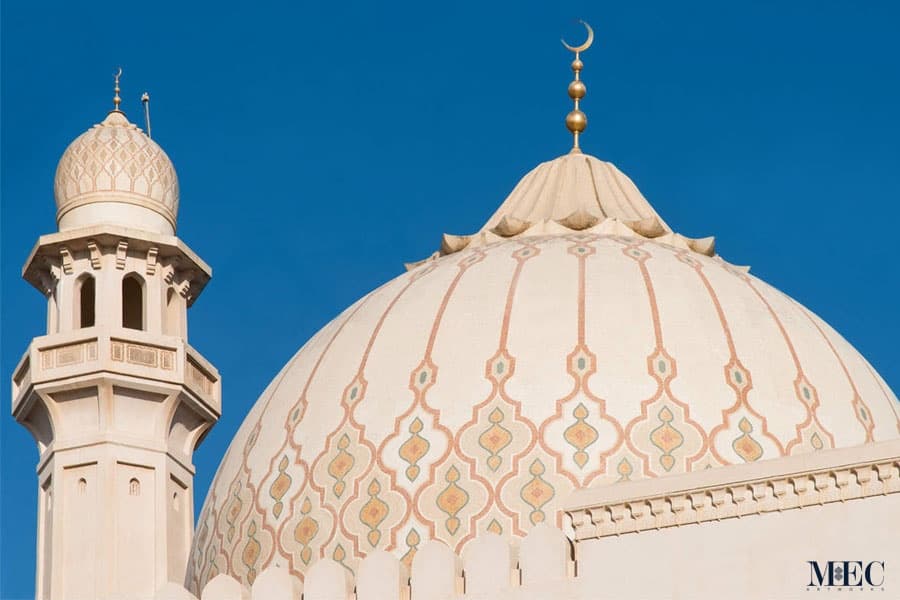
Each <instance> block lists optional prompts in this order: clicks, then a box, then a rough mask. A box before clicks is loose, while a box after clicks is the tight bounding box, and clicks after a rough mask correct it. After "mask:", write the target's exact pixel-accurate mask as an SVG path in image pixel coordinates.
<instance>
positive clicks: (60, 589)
mask: <svg viewBox="0 0 900 600" xmlns="http://www.w3.org/2000/svg"><path fill="white" fill-rule="evenodd" d="M56 200H57V205H58V209H59V210H58V219H59V225H60V228H61V229H62V231H61V232H58V233H52V234H49V235H45V236H42V237H41V238H40V239H39V240H38V243H37V245H36V246H35V248H34V250H33V251H32V252H31V255H30V256H29V257H28V260H27V262H26V264H25V267H24V268H23V271H22V274H23V276H24V278H25V279H26V280H27V281H29V282H30V283H31V284H32V285H34V286H35V287H36V288H37V289H38V290H39V291H40V292H41V293H42V294H43V295H44V296H45V298H46V299H47V327H46V335H43V336H40V337H36V338H34V340H33V341H32V343H31V344H30V345H29V348H28V350H27V351H26V352H25V355H24V356H23V357H22V359H21V361H20V362H19V364H18V366H17V367H16V369H15V371H14V373H13V382H12V392H13V393H12V397H13V404H12V414H13V416H14V417H15V418H16V420H17V421H18V422H19V423H21V424H22V425H23V426H25V427H26V428H27V429H28V430H29V431H30V432H31V433H32V435H33V436H34V438H35V441H36V442H37V445H38V449H39V451H40V459H39V462H38V465H37V473H38V486H39V493H38V497H39V506H38V533H37V546H38V557H37V573H36V578H37V581H36V593H35V596H36V598H39V599H40V600H82V599H83V600H95V599H97V600H110V599H113V598H151V597H153V595H154V594H155V593H156V592H157V590H159V589H160V588H161V586H163V585H164V584H166V583H167V582H174V583H181V582H182V581H183V578H184V573H185V567H186V564H187V558H188V551H189V549H190V545H191V539H192V533H193V510H194V509H193V507H194V498H193V494H194V488H193V477H194V466H193V464H192V455H193V451H194V448H195V447H196V445H197V444H198V443H199V441H200V439H201V438H202V436H203V434H204V433H205V432H206V431H207V430H208V429H209V427H211V426H212V425H213V424H214V423H215V422H216V420H217V419H218V417H219V414H220V413H221V382H220V379H219V374H218V372H217V371H216V369H215V368H214V367H213V366H212V365H211V364H209V362H207V361H206V359H204V358H203V356H202V355H200V354H199V353H198V352H197V351H196V350H194V349H193V348H192V347H191V346H190V345H189V344H188V342H187V339H188V333H187V309H188V307H189V306H190V305H191V304H192V303H193V301H194V300H195V299H196V297H197V296H198V295H199V294H200V292H201V291H202V290H203V288H204V286H205V285H206V283H207V282H208V281H209V278H210V276H211V270H210V268H209V266H207V265H206V264H205V263H204V262H203V261H202V260H201V259H200V258H199V257H198V256H197V255H195V254H194V253H193V252H192V251H191V250H190V249H189V248H188V247H187V246H186V245H184V244H183V243H182V242H181V241H180V240H178V238H176V237H174V235H172V233H173V232H174V229H175V215H176V212H177V208H178V183H177V177H176V175H175V171H174V168H173V167H172V164H171V163H170V162H169V159H168V158H167V157H166V155H165V153H164V152H163V151H162V149H160V148H159V146H158V145H156V143H154V142H153V141H151V140H150V139H149V138H147V136H145V135H144V134H143V133H141V132H140V130H138V129H137V128H136V127H135V126H133V125H131V124H130V123H128V122H127V120H125V117H124V115H122V114H121V113H117V112H113V113H110V115H109V116H108V117H107V118H106V120H104V122H103V123H101V124H100V125H98V126H96V127H95V128H94V129H92V130H90V131H88V132H87V133H85V134H84V135H82V136H81V137H80V138H78V139H77V140H76V141H75V142H73V143H72V145H71V146H70V147H69V149H68V150H67V151H66V153H65V155H64V156H63V158H62V160H61V161H60V165H59V168H58V169H57V180H56Z"/></svg>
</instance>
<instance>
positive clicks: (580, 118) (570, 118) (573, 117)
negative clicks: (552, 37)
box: [560, 20, 594, 154]
mask: <svg viewBox="0 0 900 600" xmlns="http://www.w3.org/2000/svg"><path fill="white" fill-rule="evenodd" d="M578 22H579V23H581V24H582V25H584V28H585V29H587V33H588V36H587V40H585V42H584V43H583V44H581V45H580V46H570V45H569V44H567V43H566V40H563V39H561V40H560V41H561V42H562V44H563V46H565V47H566V50H568V51H569V52H573V53H574V54H575V58H574V60H572V71H573V72H574V73H575V79H574V81H572V83H570V84H569V98H571V99H572V100H573V101H574V102H575V108H573V109H572V110H571V112H569V114H567V115H566V128H567V129H568V130H569V131H570V132H571V133H572V149H571V150H570V151H569V152H570V153H571V154H581V148H580V147H579V146H578V136H580V135H581V133H582V132H584V130H585V129H586V128H587V115H585V114H584V113H583V112H581V108H580V106H579V104H580V102H581V99H582V98H584V95H585V94H586V93H587V87H586V86H585V85H584V82H583V81H581V69H583V68H584V63H582V62H581V53H582V52H584V51H585V50H587V49H588V48H590V47H591V44H593V43H594V30H593V29H591V26H590V25H588V24H587V23H585V22H584V21H580V20H579V21H578Z"/></svg>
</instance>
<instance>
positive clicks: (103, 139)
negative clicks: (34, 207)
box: [54, 110, 178, 234]
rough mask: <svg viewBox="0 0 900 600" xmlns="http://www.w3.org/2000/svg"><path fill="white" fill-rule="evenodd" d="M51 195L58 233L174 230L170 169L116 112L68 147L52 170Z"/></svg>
mask: <svg viewBox="0 0 900 600" xmlns="http://www.w3.org/2000/svg"><path fill="white" fill-rule="evenodd" d="M54 195H55V197H56V208H57V211H56V220H57V223H58V225H59V228H60V230H62V231H64V230H67V229H75V228H79V227H85V226H89V225H95V224H100V223H112V224H117V225H125V226H129V227H135V228H139V229H144V230H150V231H157V232H159V233H167V234H172V233H174V232H175V223H176V219H177V216H178V176H177V175H176V174H175V167H174V166H173V165H172V161H171V160H169V157H168V156H167V155H166V153H165V152H164V151H163V149H162V148H160V147H159V145H158V144H157V143H156V142H154V141H153V140H151V139H150V138H149V137H147V136H146V135H145V134H144V133H143V132H142V131H141V130H140V129H139V128H138V127H137V126H135V125H133V124H132V123H130V122H129V121H128V119H127V118H126V117H125V115H124V114H123V113H121V112H119V111H115V110H114V111H111V112H110V113H109V114H108V115H107V116H106V118H105V119H104V120H103V122H102V123H100V124H98V125H95V126H94V127H92V128H91V129H89V130H87V131H86V132H84V133H83V134H81V135H80V136H79V137H78V138H76V139H75V141H74V142H72V143H71V144H70V145H69V147H68V148H67V149H66V151H65V152H64V153H63V155H62V158H61V159H60V161H59V165H58V166H57V167H56V179H55V182H54Z"/></svg>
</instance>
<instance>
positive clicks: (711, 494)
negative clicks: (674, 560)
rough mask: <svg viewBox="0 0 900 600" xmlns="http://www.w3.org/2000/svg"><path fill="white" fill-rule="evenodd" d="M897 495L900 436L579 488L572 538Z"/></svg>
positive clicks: (571, 511)
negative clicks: (714, 467) (862, 444)
mask: <svg viewBox="0 0 900 600" xmlns="http://www.w3.org/2000/svg"><path fill="white" fill-rule="evenodd" d="M894 493H900V440H892V441H889V442H880V443H877V444H868V445H865V446H858V447H855V448H845V449H837V450H824V451H820V452H815V453H812V454H804V455H800V456H790V457H786V458H782V459H778V460H771V461H763V462H759V463H751V464H746V465H735V466H731V467H724V468H718V469H710V470H708V471H701V472H697V473H688V474H685V475H678V476H672V477H663V478H659V479H652V480H643V481H635V482H624V483H619V484H613V485H608V486H603V487H598V488H589V489H584V490H579V491H578V492H576V493H574V494H572V496H571V497H570V499H569V502H568V508H567V509H566V513H567V514H568V515H569V516H570V518H571V519H572V524H573V526H574V529H575V539H576V540H578V541H580V540H586V539H591V538H600V537H606V536H612V535H622V534H627V533H637V532H640V531H646V530H654V529H662V528H664V527H678V526H681V525H689V524H693V523H703V522H706V521H719V520H722V519H730V518H739V517H743V516H748V515H757V514H762V513H767V512H779V511H784V510H791V509H796V508H803V507H807V506H815V505H821V504H827V503H831V502H846V501H847V500H853V499H857V498H865V497H869V496H879V495H884V494H894Z"/></svg>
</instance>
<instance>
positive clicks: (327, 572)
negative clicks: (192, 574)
mask: <svg viewBox="0 0 900 600" xmlns="http://www.w3.org/2000/svg"><path fill="white" fill-rule="evenodd" d="M575 571H576V566H575V563H574V561H573V560H572V545H571V542H570V541H569V540H568V538H567V537H566V536H565V534H563V532H561V531H559V530H558V529H554V528H552V527H550V526H549V525H539V526H537V527H535V528H534V529H533V530H532V531H531V532H530V533H529V534H528V536H527V537H526V538H525V539H523V540H522V541H521V543H520V544H519V545H518V547H513V546H512V545H510V544H509V543H507V542H506V541H505V540H504V539H503V538H501V537H500V536H498V535H494V534H490V533H488V534H485V535H483V536H480V537H478V538H476V539H475V540H473V541H472V543H471V544H469V546H468V547H467V548H466V552H465V555H464V556H462V557H459V556H457V555H456V554H454V553H453V551H452V550H450V548H448V547H447V546H446V545H445V544H443V543H442V542H439V541H429V542H427V543H425V544H423V545H422V546H420V547H419V550H418V551H417V552H416V555H415V557H414V558H413V561H412V569H410V570H407V569H406V567H405V565H403V564H402V563H401V562H400V561H399V560H398V559H397V558H395V557H394V556H393V555H391V554H389V553H387V552H384V551H381V550H379V551H376V552H374V553H372V554H370V555H368V556H367V557H366V558H365V559H363V560H362V562H361V563H360V565H359V568H358V569H357V573H356V575H355V576H354V575H353V574H352V573H351V572H350V571H349V570H348V569H346V568H345V567H343V566H342V565H340V564H339V563H337V562H335V561H333V560H330V559H324V560H320V561H319V562H317V563H315V564H313V565H312V567H310V569H309V571H307V573H306V579H305V581H303V582H302V583H301V581H300V580H299V579H298V578H296V577H293V576H292V575H291V574H290V573H289V572H288V571H287V569H285V568H283V567H270V568H268V569H266V570H264V571H262V572H261V573H260V574H259V576H257V578H256V580H255V581H254V582H253V586H252V587H251V588H250V589H249V590H247V589H245V588H243V587H242V586H241V584H240V583H238V581H236V580H235V579H233V578H231V577H229V576H228V575H221V574H220V575H217V576H216V577H215V578H213V579H212V580H211V581H210V582H209V583H208V584H207V585H206V587H205V588H203V591H202V593H201V595H200V600H301V597H302V600H450V599H455V598H466V599H467V600H469V599H472V600H476V599H478V600H481V599H483V600H488V599H490V600H500V599H506V598H509V599H510V600H512V599H513V598H515V599H523V600H524V599H526V598H527V599H532V598H534V599H537V598H559V599H567V598H573V599H574V598H582V597H587V596H582V595H579V592H578V589H577V587H578V580H577V579H576V577H575ZM155 600H197V599H196V596H194V595H192V594H191V593H190V592H188V591H186V590H185V589H184V588H182V587H180V586H176V585H174V584H171V585H170V586H168V587H166V588H163V589H162V590H160V592H159V593H158V594H157V595H156V598H155Z"/></svg>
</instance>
